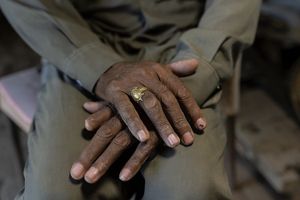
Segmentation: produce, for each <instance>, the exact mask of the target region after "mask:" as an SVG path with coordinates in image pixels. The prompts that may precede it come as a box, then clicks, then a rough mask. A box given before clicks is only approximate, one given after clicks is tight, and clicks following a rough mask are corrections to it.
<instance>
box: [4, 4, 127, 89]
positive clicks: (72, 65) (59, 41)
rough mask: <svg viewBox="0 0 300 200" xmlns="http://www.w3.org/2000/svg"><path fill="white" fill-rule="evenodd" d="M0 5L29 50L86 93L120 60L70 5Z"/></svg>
mask: <svg viewBox="0 0 300 200" xmlns="http://www.w3.org/2000/svg"><path fill="white" fill-rule="evenodd" d="M0 5H1V8H2V10H3V12H4V14H5V15H6V17H7V18H8V20H9V21H10V23H11V24H12V26H13V27H14V28H15V30H16V31H17V32H18V33H19V34H20V35H21V37H22V38H23V39H24V40H25V41H26V42H27V43H28V44H29V46H31V47H32V48H33V49H34V50H35V51H36V52H37V53H38V54H40V55H41V56H42V57H44V58H46V59H47V60H49V61H50V62H51V63H53V64H54V65H55V66H57V67H58V68H59V69H60V70H61V71H63V72H64V73H65V74H67V75H68V76H70V77H71V78H73V79H76V80H79V81H80V82H81V83H82V85H83V86H84V87H85V88H86V89H88V90H89V91H92V88H93V86H94V84H95V82H96V80H97V79H98V77H99V76H100V74H101V73H102V72H103V71H105V70H106V68H107V67H109V66H111V65H112V64H113V63H116V62H118V61H121V60H122V58H121V57H120V56H118V55H117V54H116V53H115V52H114V51H113V50H112V49H111V48H109V47H108V46H106V45H105V44H103V43H102V42H101V41H100V40H99V39H98V37H97V35H95V34H94V33H93V32H92V31H91V30H90V28H89V26H88V25H87V23H86V22H85V21H84V20H83V19H82V17H81V16H80V14H79V13H78V12H77V10H76V9H75V8H74V7H73V5H72V4H71V3H70V1H67V0H66V1H50V0H44V1H39V0H31V1H29V0H18V1H17V0H0Z"/></svg>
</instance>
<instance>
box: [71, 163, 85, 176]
mask: <svg viewBox="0 0 300 200" xmlns="http://www.w3.org/2000/svg"><path fill="white" fill-rule="evenodd" d="M83 170H84V168H83V166H82V164H80V163H75V164H73V166H72V168H71V172H70V173H71V176H72V177H73V178H74V179H81V178H82V176H83Z"/></svg>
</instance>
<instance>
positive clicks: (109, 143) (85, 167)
mask: <svg viewBox="0 0 300 200" xmlns="http://www.w3.org/2000/svg"><path fill="white" fill-rule="evenodd" d="M185 64H186V63H185ZM188 64H189V63H188ZM183 66H184V65H181V63H180V62H179V63H176V64H173V65H170V67H171V69H172V71H173V72H175V73H176V74H177V75H180V76H185V75H190V74H192V73H193V72H194V71H195V68H196V67H195V65H193V64H192V65H185V66H184V67H183ZM106 105H107V103H105V102H87V103H85V104H84V108H85V109H86V110H87V111H89V112H90V113H93V114H92V115H90V116H89V117H88V118H87V119H86V123H85V127H86V128H87V129H88V130H96V129H97V128H99V127H100V126H101V127H100V128H99V129H98V131H97V133H96V136H95V137H93V139H92V141H91V142H90V143H89V145H88V146H87V147H86V148H85V149H84V151H83V152H82V154H81V156H80V158H79V160H78V161H77V162H76V163H75V164H74V165H73V167H72V170H71V176H72V177H73V178H75V179H81V178H82V177H83V176H84V177H85V180H86V181H87V182H89V183H94V182H96V181H97V180H99V179H100V178H101V177H102V175H104V174H105V172H106V171H107V170H108V169H109V167H110V166H111V165H112V164H113V163H114V162H115V161H116V160H117V159H118V157H119V156H120V155H121V154H122V153H123V151H125V150H126V149H127V148H128V147H129V146H131V145H132V144H133V143H136V140H135V139H134V138H133V137H132V136H131V134H130V133H129V131H128V129H126V128H125V129H124V124H122V122H121V120H120V118H119V117H118V116H113V113H112V111H111V109H110V108H109V107H107V106H106ZM204 127H205V125H204V126H203V128H204ZM149 134H150V137H149V139H148V140H147V141H146V142H144V143H140V144H139V145H138V146H137V148H136V150H135V152H134V153H133V155H132V156H131V158H130V159H129V160H128V162H127V163H126V165H125V166H124V168H123V170H122V171H121V173H120V179H121V180H123V181H127V180H129V179H131V178H132V177H133V176H134V175H135V174H136V173H137V172H138V171H139V169H140V168H141V167H142V165H143V163H144V162H145V161H146V160H147V158H148V157H149V155H150V154H151V153H152V152H153V151H154V150H155V149H156V146H157V145H158V143H159V140H158V137H157V135H156V134H155V133H154V132H153V131H150V132H149ZM181 139H182V141H183V143H184V144H190V143H191V142H192V141H191V140H189V141H184V138H181Z"/></svg>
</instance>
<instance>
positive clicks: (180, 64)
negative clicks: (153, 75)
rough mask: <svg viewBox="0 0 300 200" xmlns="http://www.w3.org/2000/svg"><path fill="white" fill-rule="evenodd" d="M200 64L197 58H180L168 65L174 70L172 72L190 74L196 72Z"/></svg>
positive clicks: (180, 75) (181, 74) (180, 74)
mask: <svg viewBox="0 0 300 200" xmlns="http://www.w3.org/2000/svg"><path fill="white" fill-rule="evenodd" d="M198 65H199V62H198V60H196V59H194V58H193V59H188V60H180V61H177V62H173V63H171V64H168V65H167V66H168V67H169V68H170V69H171V70H172V72H173V73H174V74H175V75H177V76H179V77H182V76H189V75H192V74H194V73H195V72H196V69H197V67H198Z"/></svg>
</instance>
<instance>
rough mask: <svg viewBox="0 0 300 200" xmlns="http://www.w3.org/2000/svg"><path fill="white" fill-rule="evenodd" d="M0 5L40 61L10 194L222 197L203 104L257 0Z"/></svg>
mask: <svg viewBox="0 0 300 200" xmlns="http://www.w3.org/2000/svg"><path fill="white" fill-rule="evenodd" d="M0 5H1V9H2V11H3V12H4V14H5V15H6V17H7V18H8V20H9V21H10V23H11V24H12V26H13V27H14V28H15V30H16V31H17V32H18V33H19V34H20V35H21V37H22V38H23V39H24V40H25V41H26V42H27V43H28V44H29V45H30V46H31V47H32V48H33V49H34V50H35V51H36V52H38V53H39V54H40V55H41V56H42V57H43V58H44V60H45V61H44V62H43V65H44V66H43V72H42V73H43V74H42V77H43V87H42V88H41V91H40V94H39V105H38V110H37V112H36V115H35V120H34V124H33V127H32V132H31V133H30V135H29V139H28V148H29V156H28V161H27V165H26V168H25V171H24V175H25V185H24V188H23V190H22V191H20V193H19V194H18V196H17V197H16V199H20V200H21V199H23V200H50V199H51V200H53V199H54V200H60V199H62V200H68V199H70V200H76V199H78V200H81V199H88V200H93V199H145V200H155V199H164V200H185V199H197V200H209V199H211V200H216V199H230V198H231V193H230V189H229V186H228V181H227V177H226V174H225V172H224V163H223V156H224V148H225V142H226V136H225V132H224V127H223V126H222V123H221V121H220V117H219V115H218V113H217V111H216V109H215V106H216V104H217V103H218V102H219V99H220V96H221V92H222V90H221V83H222V81H223V80H225V79H227V78H228V77H230V75H231V74H232V71H233V68H234V66H235V65H236V64H238V62H239V60H240V58H241V56H242V51H243V49H244V48H245V45H249V44H251V43H252V41H253V39H254V35H255V31H256V24H257V19H258V13H259V5H260V2H259V0H242V1H241V0H165V1H162V0H161V1H158V0H157V1H151V0H148V1H146V0H136V1H134V0H116V1H108V0H94V1H88V0H86V1H85V0H72V1H71V0H65V1H62V0H61V1H59V0H0ZM82 106H83V107H84V109H83V108H82ZM84 128H85V129H87V130H89V131H90V132H88V133H86V131H84ZM93 132H94V133H93ZM86 135H89V136H90V137H91V140H86V139H85V138H83V136H86ZM180 143H181V144H180ZM69 174H70V177H71V179H73V181H70V179H69ZM74 180H77V181H75V182H76V184H75V183H74Z"/></svg>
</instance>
